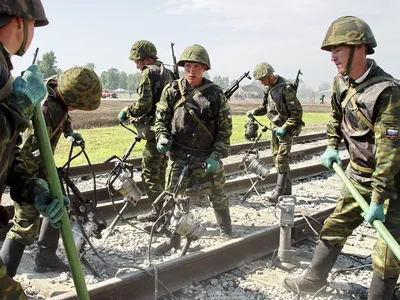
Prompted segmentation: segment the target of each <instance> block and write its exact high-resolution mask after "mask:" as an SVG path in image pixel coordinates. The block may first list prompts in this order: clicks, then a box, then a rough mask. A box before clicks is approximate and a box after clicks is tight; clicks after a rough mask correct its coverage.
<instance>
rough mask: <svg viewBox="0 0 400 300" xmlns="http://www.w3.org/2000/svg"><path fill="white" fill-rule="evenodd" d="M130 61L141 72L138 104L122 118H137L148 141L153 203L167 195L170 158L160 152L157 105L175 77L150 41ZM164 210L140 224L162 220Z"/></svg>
mask: <svg viewBox="0 0 400 300" xmlns="http://www.w3.org/2000/svg"><path fill="white" fill-rule="evenodd" d="M129 59H131V60H133V61H134V62H135V64H136V67H137V68H138V69H139V70H141V71H142V72H141V75H140V82H139V87H138V88H137V93H138V96H139V98H138V100H137V101H136V102H135V103H134V104H131V105H129V106H127V107H125V108H124V109H123V110H122V111H121V112H120V113H119V115H118V118H119V120H120V121H121V122H124V121H126V120H127V119H128V118H129V117H133V118H136V121H135V125H136V127H137V129H138V133H139V136H140V137H141V138H143V139H145V140H146V144H145V146H144V148H143V159H142V181H143V184H144V187H145V189H146V193H147V195H148V197H149V199H150V200H151V201H154V200H156V199H157V197H158V195H160V194H161V193H162V192H163V191H164V185H165V169H166V167H167V161H168V158H167V157H166V155H165V154H164V153H160V152H158V151H157V144H156V140H155V135H154V122H155V120H154V119H155V116H154V114H155V111H156V103H157V102H158V101H159V100H160V96H161V92H162V90H163V88H164V86H165V85H166V84H167V83H169V82H172V80H173V79H174V78H173V76H174V75H173V73H172V72H171V71H170V70H168V69H167V68H165V67H164V64H163V63H162V62H161V61H159V60H158V57H157V49H156V47H155V46H154V45H153V44H152V43H150V42H149V41H145V40H141V41H137V42H135V43H134V44H133V46H132V49H131V54H130V56H129ZM160 209H161V207H160V206H156V205H153V209H152V210H151V211H150V212H149V213H147V214H142V215H139V216H138V217H137V219H138V221H140V222H149V221H150V222H154V221H156V220H157V218H158V212H159V211H160Z"/></svg>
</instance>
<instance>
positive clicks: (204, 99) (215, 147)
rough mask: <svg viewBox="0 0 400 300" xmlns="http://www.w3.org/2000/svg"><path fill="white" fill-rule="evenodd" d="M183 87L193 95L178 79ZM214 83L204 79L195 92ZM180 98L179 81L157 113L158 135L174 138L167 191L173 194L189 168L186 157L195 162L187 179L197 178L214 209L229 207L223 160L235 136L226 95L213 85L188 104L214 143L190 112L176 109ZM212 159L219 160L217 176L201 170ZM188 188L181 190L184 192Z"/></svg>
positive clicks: (165, 93)
mask: <svg viewBox="0 0 400 300" xmlns="http://www.w3.org/2000/svg"><path fill="white" fill-rule="evenodd" d="M179 80H180V81H181V83H182V86H183V93H184V95H189V94H193V91H194V90H195V89H194V88H192V87H190V86H188V85H187V83H186V80H185V79H179ZM209 83H212V82H211V81H210V80H208V79H206V78H203V81H202V83H201V84H200V85H199V86H197V87H196V88H201V87H202V86H204V85H206V84H209ZM180 98H181V93H180V91H179V88H178V81H174V82H173V83H172V85H167V86H166V88H165V89H164V91H163V94H162V96H161V99H160V102H159V103H158V104H157V112H156V135H157V138H158V137H159V136H161V135H166V136H169V137H171V138H172V140H173V143H172V146H171V149H170V152H169V153H170V161H169V163H168V168H167V176H166V190H167V191H170V192H172V190H173V189H174V187H175V185H176V183H177V180H178V177H179V175H180V174H181V171H182V169H183V167H184V166H185V165H186V163H187V160H186V157H187V155H191V156H192V157H193V158H194V162H193V165H192V167H191V169H190V171H189V174H188V178H190V177H191V175H192V174H194V175H196V177H197V178H198V181H199V184H200V186H201V187H202V188H203V189H204V190H205V191H206V193H207V194H208V195H209V197H210V201H211V204H212V206H213V207H214V208H215V209H224V208H227V207H229V200H228V196H227V195H226V194H225V193H224V191H223V188H224V184H225V172H224V168H223V163H222V161H221V158H224V157H227V156H228V149H229V146H230V136H231V135H232V119H231V115H230V109H229V106H228V102H227V100H226V98H225V95H224V93H223V91H222V89H221V88H220V87H218V86H217V85H211V86H210V87H208V88H207V89H205V90H203V91H201V92H199V93H195V94H194V95H192V96H190V97H189V98H187V100H186V103H187V104H189V105H190V107H191V108H192V109H193V110H194V112H195V114H196V115H197V116H198V117H199V118H200V119H201V120H203V123H204V124H205V125H206V126H207V128H208V130H209V131H210V132H212V133H213V135H214V140H212V139H211V138H210V136H209V135H208V134H207V132H206V131H205V130H204V129H203V128H202V127H201V126H200V125H199V124H198V123H197V121H196V120H195V119H194V118H193V117H192V116H191V115H190V114H189V113H188V112H187V110H186V108H185V106H184V105H183V104H182V103H181V105H179V106H178V107H174V105H175V104H176V103H177V101H178V100H179V99H180ZM209 156H211V157H212V158H213V159H215V160H219V168H218V170H217V172H216V173H206V172H205V171H204V168H203V167H202V165H203V163H204V161H205V159H206V158H207V157H209ZM183 188H185V187H182V189H183Z"/></svg>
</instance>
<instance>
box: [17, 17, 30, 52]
mask: <svg viewBox="0 0 400 300" xmlns="http://www.w3.org/2000/svg"><path fill="white" fill-rule="evenodd" d="M22 24H23V26H24V29H23V30H24V38H23V40H22V44H21V46H20V47H19V49H18V51H17V53H15V54H16V55H18V56H22V55H24V54H25V47H26V42H27V41H28V22H27V21H26V19H22Z"/></svg>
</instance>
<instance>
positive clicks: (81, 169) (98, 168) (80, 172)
mask: <svg viewBox="0 0 400 300" xmlns="http://www.w3.org/2000/svg"><path fill="white" fill-rule="evenodd" d="M324 138H326V133H325V132H321V133H313V134H305V135H301V136H298V137H295V138H294V143H301V142H310V141H313V140H318V139H324ZM252 144H253V143H240V144H235V145H232V146H231V147H230V149H229V153H230V155H233V154H237V153H240V152H244V151H246V150H247V149H249V148H250V146H251V145H252ZM270 145H271V142H270V141H269V140H268V141H260V142H258V143H257V145H256V146H255V147H254V148H255V149H264V148H269V147H270ZM127 162H129V163H131V164H132V165H133V166H134V168H135V169H138V170H139V169H141V167H142V157H135V158H130V159H128V160H127ZM114 165H115V163H114V161H111V162H108V163H102V162H100V163H93V164H92V167H93V171H94V173H95V174H102V173H108V172H110V171H111V170H112V168H114ZM68 175H69V176H71V177H80V176H86V175H91V171H90V169H89V166H88V165H87V164H85V165H78V166H73V167H71V168H70V169H69V172H68Z"/></svg>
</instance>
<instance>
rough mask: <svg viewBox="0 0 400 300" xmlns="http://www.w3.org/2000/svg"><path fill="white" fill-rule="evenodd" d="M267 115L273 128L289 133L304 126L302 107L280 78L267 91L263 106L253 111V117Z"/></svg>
mask: <svg viewBox="0 0 400 300" xmlns="http://www.w3.org/2000/svg"><path fill="white" fill-rule="evenodd" d="M265 114H266V115H267V117H268V119H270V121H271V122H272V124H273V125H274V126H275V127H283V128H285V129H286V130H287V131H289V132H290V130H291V129H294V128H295V127H296V126H299V125H301V124H304V123H303V121H302V118H303V107H302V106H301V103H300V101H299V99H297V96H296V91H295V90H294V89H293V88H292V87H291V86H290V84H289V83H288V82H287V81H286V80H285V79H284V78H282V77H280V76H278V80H277V81H276V83H275V84H274V85H271V87H270V88H269V89H268V92H267V93H266V94H265V97H264V102H263V106H262V107H259V108H257V109H256V110H255V112H254V115H255V116H263V115H265Z"/></svg>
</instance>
